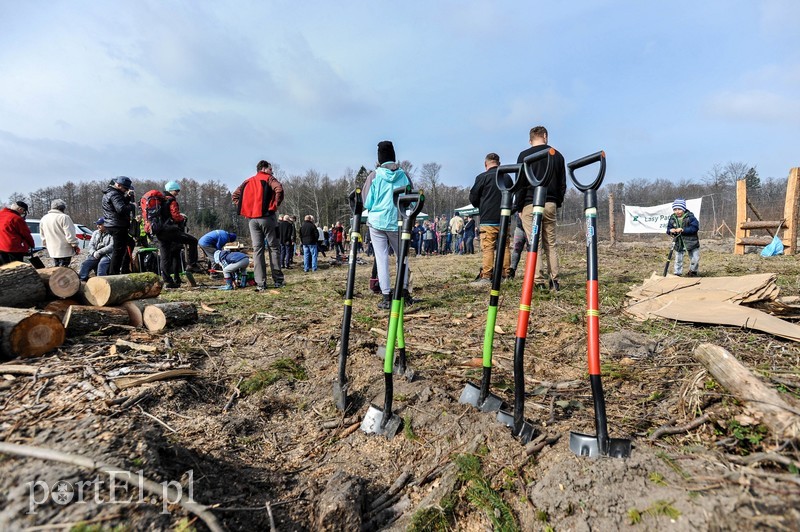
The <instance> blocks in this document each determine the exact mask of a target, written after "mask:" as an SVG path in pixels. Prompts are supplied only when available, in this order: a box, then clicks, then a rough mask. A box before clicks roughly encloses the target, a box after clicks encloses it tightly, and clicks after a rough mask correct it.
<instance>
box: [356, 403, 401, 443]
mask: <svg viewBox="0 0 800 532" xmlns="http://www.w3.org/2000/svg"><path fill="white" fill-rule="evenodd" d="M386 416H389V417H388V418H386ZM402 423H403V420H402V419H401V418H400V416H398V415H396V414H393V413H392V412H384V411H383V409H381V408H378V407H377V406H375V405H369V410H367V415H366V416H364V421H362V422H361V430H362V431H364V432H366V433H367V434H382V435H383V436H386V439H387V440H391V439H392V438H394V437H395V435H396V434H397V431H398V430H400V425H401V424H402Z"/></svg>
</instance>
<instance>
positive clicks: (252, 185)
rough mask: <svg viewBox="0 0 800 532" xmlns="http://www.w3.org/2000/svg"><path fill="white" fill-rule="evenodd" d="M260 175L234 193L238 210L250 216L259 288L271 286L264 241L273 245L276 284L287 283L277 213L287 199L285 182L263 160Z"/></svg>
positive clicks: (271, 257) (270, 250) (273, 269)
mask: <svg viewBox="0 0 800 532" xmlns="http://www.w3.org/2000/svg"><path fill="white" fill-rule="evenodd" d="M256 171H257V172H258V173H257V174H256V175H254V176H252V177H250V178H248V179H246V180H245V181H244V183H242V184H241V185H239V187H238V188H237V189H236V190H235V191H234V192H233V195H232V197H231V199H232V201H233V204H234V205H236V207H237V212H238V213H239V214H240V215H242V216H244V217H245V218H247V219H248V227H249V228H250V239H251V240H252V242H253V274H254V277H255V281H256V290H258V291H261V290H266V289H267V264H266V261H265V259H264V241H265V240H266V243H267V246H269V266H270V270H272V281H273V283H274V286H275V288H281V287H283V286H284V276H283V272H282V271H281V251H280V238H278V217H277V216H276V215H275V213H276V212H277V210H278V207H280V205H281V203H282V202H283V185H281V183H280V181H278V180H277V179H275V176H274V175H272V165H271V164H270V163H268V162H267V161H260V162H259V163H258V165H256Z"/></svg>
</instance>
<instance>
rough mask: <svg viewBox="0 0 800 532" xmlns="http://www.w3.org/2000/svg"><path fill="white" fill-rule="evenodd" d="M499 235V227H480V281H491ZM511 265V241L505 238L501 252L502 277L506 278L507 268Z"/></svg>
mask: <svg viewBox="0 0 800 532" xmlns="http://www.w3.org/2000/svg"><path fill="white" fill-rule="evenodd" d="M499 235H500V226H498V225H482V226H481V253H482V254H483V264H482V270H481V279H491V278H492V273H493V272H494V257H495V253H496V250H497V237H498V236H499ZM510 264H511V239H509V238H506V248H505V249H504V250H503V277H508V268H509V266H510Z"/></svg>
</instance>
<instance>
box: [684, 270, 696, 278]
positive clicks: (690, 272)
mask: <svg viewBox="0 0 800 532" xmlns="http://www.w3.org/2000/svg"><path fill="white" fill-rule="evenodd" d="M686 277H697V272H693V271H691V270H689V273H687V274H686Z"/></svg>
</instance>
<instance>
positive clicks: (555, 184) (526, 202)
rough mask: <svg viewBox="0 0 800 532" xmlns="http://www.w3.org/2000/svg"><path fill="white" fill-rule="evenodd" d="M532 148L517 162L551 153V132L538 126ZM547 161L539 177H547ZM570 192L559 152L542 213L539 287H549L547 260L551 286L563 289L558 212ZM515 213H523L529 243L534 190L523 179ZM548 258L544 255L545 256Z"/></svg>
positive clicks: (538, 168)
mask: <svg viewBox="0 0 800 532" xmlns="http://www.w3.org/2000/svg"><path fill="white" fill-rule="evenodd" d="M529 142H530V145H531V147H530V148H528V149H527V150H524V151H522V152H521V153H520V154H519V157H517V162H518V163H521V162H522V161H523V160H524V159H525V157H527V156H528V155H531V154H534V153H537V152H539V151H542V150H549V149H550V146H549V145H548V144H547V129H545V127H544V126H536V127H534V128H533V129H531V133H530V141H529ZM546 167H547V161H546V160H545V159H542V160H540V161H538V162H536V164H535V165H534V167H533V170H534V173H535V174H536V176H537V177H540V178H541V177H543V174H544V171H545V168H546ZM566 192H567V171H566V164H565V163H564V157H563V156H562V155H561V153H559V152H558V151H556V154H555V156H554V157H553V165H552V168H551V178H550V183H549V184H548V185H547V200H546V203H545V204H544V213H543V214H542V233H541V235H540V238H539V250H538V251H539V257H538V260H537V261H536V278H535V280H534V282H535V283H536V285H537V286H540V287H547V286H548V282H547V280H546V279H545V277H544V274H543V273H542V263H543V262H544V260H546V261H547V270H548V272H549V274H550V279H549V286H550V288H552V289H554V290H556V291H558V289H559V279H558V274H559V267H558V253H557V252H556V211H557V209H558V207H561V204H562V203H563V202H564V194H565V193H566ZM514 194H515V195H514V209H513V210H514V212H518V213H520V218H521V220H522V226H523V228H524V229H525V236H527V237H528V241H530V239H531V228H532V225H533V187H532V186H531V185H530V183H528V180H527V179H525V176H520V179H519V180H517V187H516V188H515V189H514ZM542 255H544V256H542Z"/></svg>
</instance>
